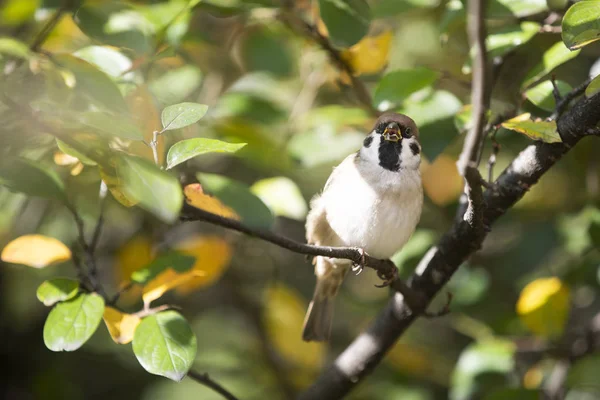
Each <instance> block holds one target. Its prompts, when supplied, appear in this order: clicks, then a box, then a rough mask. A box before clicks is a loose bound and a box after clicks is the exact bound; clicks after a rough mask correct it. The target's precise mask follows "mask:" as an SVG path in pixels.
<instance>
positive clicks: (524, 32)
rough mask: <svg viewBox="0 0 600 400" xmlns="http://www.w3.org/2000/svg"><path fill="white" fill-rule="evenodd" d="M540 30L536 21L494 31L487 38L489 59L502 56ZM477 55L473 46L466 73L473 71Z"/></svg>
mask: <svg viewBox="0 0 600 400" xmlns="http://www.w3.org/2000/svg"><path fill="white" fill-rule="evenodd" d="M539 31H540V24H538V23H536V22H529V21H525V22H521V23H520V24H519V25H509V26H505V27H503V28H501V29H499V30H495V31H492V32H490V33H489V34H488V36H487V38H486V50H487V56H488V59H490V60H493V59H495V58H496V57H502V56H504V55H505V54H507V53H508V52H510V51H512V50H514V49H515V48H517V47H519V46H522V45H524V44H525V43H527V42H528V41H530V40H531V39H532V38H533V37H534V36H535V35H536V34H537V33H538V32H539ZM474 55H475V49H474V48H472V49H471V52H470V58H469V59H468V60H467V62H466V63H465V65H464V66H463V68H462V72H463V73H465V74H469V73H471V60H472V59H473V57H474Z"/></svg>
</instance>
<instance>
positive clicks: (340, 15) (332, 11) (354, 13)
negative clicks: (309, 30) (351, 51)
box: [319, 0, 371, 47]
mask: <svg viewBox="0 0 600 400" xmlns="http://www.w3.org/2000/svg"><path fill="white" fill-rule="evenodd" d="M319 12H320V14H321V19H322V20H323V22H324V23H325V26H326V27H327V31H328V33H329V38H330V39H331V41H332V42H333V44H334V45H336V46H339V47H350V46H352V45H353V44H356V43H358V42H359V41H360V39H362V38H363V37H364V36H365V35H366V34H367V32H368V31H369V25H370V24H371V10H370V9H369V5H368V4H367V2H366V1H365V0H319Z"/></svg>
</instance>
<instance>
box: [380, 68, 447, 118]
mask: <svg viewBox="0 0 600 400" xmlns="http://www.w3.org/2000/svg"><path fill="white" fill-rule="evenodd" d="M437 78H438V73H437V72H435V71H432V70H430V69H427V68H415V69H406V70H397V71H393V72H390V73H388V74H386V75H385V76H384V77H383V78H382V79H381V80H380V81H379V84H378V85H377V88H376V89H375V96H374V99H373V103H374V105H375V106H381V105H382V104H381V103H384V104H385V105H386V106H387V107H386V108H390V106H394V105H400V104H401V103H402V101H404V100H405V99H406V98H407V97H408V96H410V95H411V94H412V93H414V92H416V91H418V90H421V89H423V88H426V87H428V86H430V85H431V84H433V82H435V80H436V79H437Z"/></svg>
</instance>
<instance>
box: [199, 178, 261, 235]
mask: <svg viewBox="0 0 600 400" xmlns="http://www.w3.org/2000/svg"><path fill="white" fill-rule="evenodd" d="M197 177H198V180H199V181H200V183H201V184H202V189H204V191H205V192H207V193H209V194H212V195H213V196H215V197H216V198H218V199H219V200H221V202H222V203H223V204H225V205H226V206H228V207H231V208H232V209H233V210H234V211H235V212H236V213H237V214H238V215H239V216H240V217H241V219H242V222H244V223H245V224H248V225H250V226H252V227H257V228H265V229H266V228H270V227H271V225H272V224H273V214H272V213H271V210H269V208H268V207H267V206H266V205H265V203H263V202H262V200H260V199H259V198H258V197H256V196H255V195H254V194H253V193H252V192H251V191H250V188H248V186H246V185H245V184H243V183H241V182H238V181H235V180H232V179H229V178H226V177H224V176H221V175H215V174H205V173H199V174H197Z"/></svg>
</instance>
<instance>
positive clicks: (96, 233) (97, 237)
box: [90, 181, 108, 254]
mask: <svg viewBox="0 0 600 400" xmlns="http://www.w3.org/2000/svg"><path fill="white" fill-rule="evenodd" d="M107 192H108V187H107V186H106V183H105V182H104V181H101V182H100V192H99V193H98V197H99V198H100V214H99V215H98V221H97V222H96V227H95V228H94V234H93V235H92V240H91V241H90V253H92V254H94V252H95V251H96V247H98V242H99V241H100V235H101V234H102V225H103V224H104V209H105V207H106V194H107Z"/></svg>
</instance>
